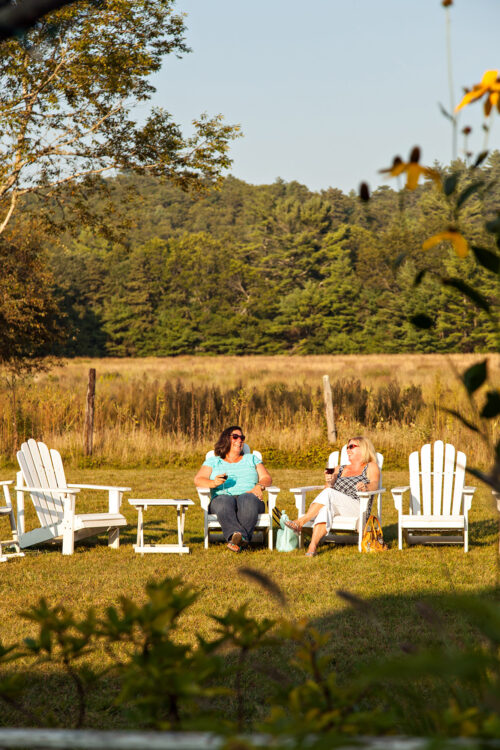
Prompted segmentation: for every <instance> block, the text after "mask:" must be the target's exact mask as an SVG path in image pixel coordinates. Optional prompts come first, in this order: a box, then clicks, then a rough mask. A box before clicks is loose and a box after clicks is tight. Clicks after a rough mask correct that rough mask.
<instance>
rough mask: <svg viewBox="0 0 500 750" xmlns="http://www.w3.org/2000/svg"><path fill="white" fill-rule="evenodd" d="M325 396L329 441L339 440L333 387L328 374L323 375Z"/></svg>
mask: <svg viewBox="0 0 500 750" xmlns="http://www.w3.org/2000/svg"><path fill="white" fill-rule="evenodd" d="M323 398H324V399H325V414H326V431H327V436H328V442H330V443H336V442H337V430H336V429H335V416H334V413H333V399H332V388H331V385H330V378H329V377H328V375H323Z"/></svg>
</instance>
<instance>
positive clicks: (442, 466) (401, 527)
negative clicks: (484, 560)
mask: <svg viewBox="0 0 500 750" xmlns="http://www.w3.org/2000/svg"><path fill="white" fill-rule="evenodd" d="M466 463H467V459H466V457H465V453H462V452H461V451H455V448H454V447H453V445H450V444H449V443H447V444H446V446H445V445H444V444H443V441H442V440H436V442H435V443H434V445H433V446H432V445H431V444H430V443H427V444H426V445H424V446H422V448H421V450H420V452H419V451H414V452H413V453H411V454H410V458H409V469H410V484H409V485H408V486H406V487H395V488H394V489H393V490H392V495H393V498H394V505H395V506H396V510H397V511H398V546H399V549H402V548H403V533H404V535H405V537H406V539H407V542H408V544H463V545H464V552H467V551H468V549H469V510H470V507H471V504H472V496H473V494H474V492H475V490H476V488H475V487H466V486H464V481H465V466H466ZM407 490H409V491H410V503H409V513H407V514H405V513H403V494H404V493H405V492H406V491H407ZM443 531H446V532H449V531H457V532H459V533H458V534H456V535H444V536H443V535H441V536H431V533H436V532H443ZM415 532H420V533H417V534H416V533H415ZM422 532H427V533H426V534H422Z"/></svg>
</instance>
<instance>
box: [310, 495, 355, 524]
mask: <svg viewBox="0 0 500 750" xmlns="http://www.w3.org/2000/svg"><path fill="white" fill-rule="evenodd" d="M313 502H314V503H320V505H322V506H323V507H322V508H321V510H320V511H319V513H318V515H317V516H316V518H315V519H314V525H315V526H316V524H317V523H326V530H327V531H329V530H330V529H331V527H332V523H333V519H334V518H335V516H351V517H352V516H357V517H358V523H357V524H356V529H357V530H358V531H359V528H358V526H359V500H356V499H355V498H353V497H351V496H350V495H346V494H345V493H344V492H339V491H338V490H332V489H331V488H330V487H326V488H325V489H324V490H322V491H321V492H320V493H319V495H318V496H317V497H316V498H315V499H314V500H313Z"/></svg>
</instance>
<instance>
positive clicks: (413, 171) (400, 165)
mask: <svg viewBox="0 0 500 750" xmlns="http://www.w3.org/2000/svg"><path fill="white" fill-rule="evenodd" d="M419 161H420V149H419V147H418V146H415V148H414V149H412V152H411V154H410V160H409V161H408V162H404V161H403V160H402V159H401V157H400V156H395V157H394V161H393V162H392V167H389V168H388V169H381V170H380V172H381V173H382V174H388V175H389V177H397V176H398V175H400V174H403V172H406V185H405V187H406V188H407V189H408V190H415V188H416V187H417V185H418V180H419V178H420V175H423V176H424V177H430V178H431V179H432V180H434V182H435V183H436V184H437V185H438V186H441V178H440V176H439V174H438V172H436V170H435V169H431V168H430V167H421V166H420V164H419Z"/></svg>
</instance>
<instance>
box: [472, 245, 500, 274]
mask: <svg viewBox="0 0 500 750" xmlns="http://www.w3.org/2000/svg"><path fill="white" fill-rule="evenodd" d="M472 250H473V252H474V255H475V256H476V260H477V262H478V263H479V265H481V266H483V268H487V269H488V271H492V272H493V273H499V272H500V255H497V254H496V253H492V252H491V250H487V249H486V248H485V247H478V246H477V245H472Z"/></svg>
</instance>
